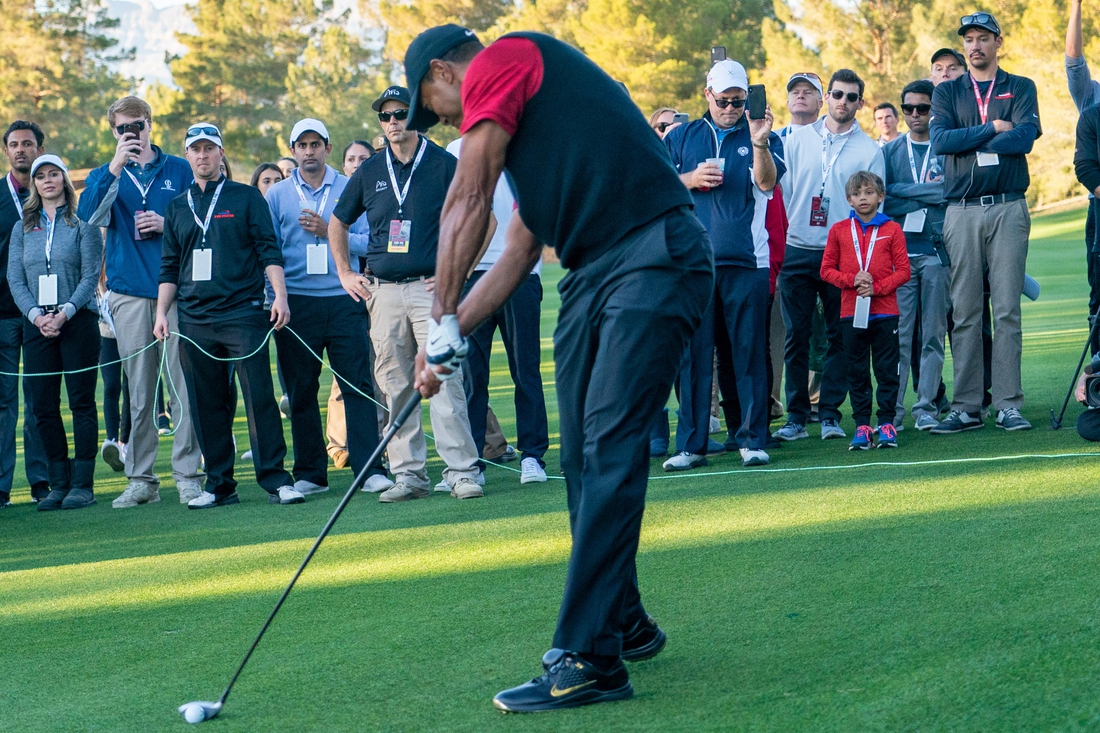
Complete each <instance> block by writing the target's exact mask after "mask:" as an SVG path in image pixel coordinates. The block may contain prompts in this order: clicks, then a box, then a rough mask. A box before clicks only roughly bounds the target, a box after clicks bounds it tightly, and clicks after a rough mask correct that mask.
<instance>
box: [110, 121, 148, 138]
mask: <svg viewBox="0 0 1100 733" xmlns="http://www.w3.org/2000/svg"><path fill="white" fill-rule="evenodd" d="M144 129H145V120H138V121H136V122H127V123H126V124H125V125H116V126H115V132H117V133H118V134H119V135H125V134H126V133H128V132H134V131H137V132H141V131H142V130H144Z"/></svg>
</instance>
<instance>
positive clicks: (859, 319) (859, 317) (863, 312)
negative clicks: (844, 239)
mask: <svg viewBox="0 0 1100 733" xmlns="http://www.w3.org/2000/svg"><path fill="white" fill-rule="evenodd" d="M848 223H849V224H851V226H852V246H853V247H855V249H856V262H858V263H859V271H860V272H867V271H868V268H870V267H871V257H872V256H874V254H875V242H876V241H877V240H878V227H872V228H871V243H870V244H868V245H867V265H866V266H864V264H863V254H862V253H861V252H860V251H859V235H858V234H856V222H855V219H849V220H848ZM870 316H871V296H869V295H857V296H856V312H855V315H854V316H853V317H852V328H867V321H868V319H869V318H870Z"/></svg>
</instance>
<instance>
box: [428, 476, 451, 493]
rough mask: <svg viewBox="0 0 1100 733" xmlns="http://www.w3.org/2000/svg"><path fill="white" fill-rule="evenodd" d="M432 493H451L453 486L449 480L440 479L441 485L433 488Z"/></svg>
mask: <svg viewBox="0 0 1100 733" xmlns="http://www.w3.org/2000/svg"><path fill="white" fill-rule="evenodd" d="M432 491H444V492H446V493H448V494H449V493H451V485H450V484H449V483H447V479H440V481H439V483H438V484H436V485H435V486H433V487H432Z"/></svg>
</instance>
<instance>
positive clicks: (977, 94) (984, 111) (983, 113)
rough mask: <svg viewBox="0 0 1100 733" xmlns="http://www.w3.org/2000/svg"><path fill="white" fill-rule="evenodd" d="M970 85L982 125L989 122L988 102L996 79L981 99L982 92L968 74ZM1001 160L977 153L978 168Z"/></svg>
mask: <svg viewBox="0 0 1100 733" xmlns="http://www.w3.org/2000/svg"><path fill="white" fill-rule="evenodd" d="M969 76H970V85H971V86H972V87H973V88H974V101H976V102H977V103H978V115H979V116H980V117H981V118H982V124H983V125H984V124H986V123H987V122H989V100H991V99H993V87H994V86H995V85H996V84H997V80H996V78H994V79H993V80H992V81H990V82H989V90H988V91H986V93H985V99H984V100H983V99H982V92H981V90H980V89H979V88H978V81H977V80H976V79H975V78H974V75H973V74H970V75H969ZM1000 164H1001V158H1000V156H998V155H997V154H996V153H978V167H980V168H985V167H987V166H991V165H1000Z"/></svg>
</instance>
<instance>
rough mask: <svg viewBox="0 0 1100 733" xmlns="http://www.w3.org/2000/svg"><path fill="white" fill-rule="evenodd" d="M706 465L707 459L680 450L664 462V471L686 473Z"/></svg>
mask: <svg viewBox="0 0 1100 733" xmlns="http://www.w3.org/2000/svg"><path fill="white" fill-rule="evenodd" d="M705 465H707V457H706V456H701V455H698V454H695V453H688V452H687V451H686V450H682V451H680V452H679V453H677V454H676V455H674V456H672V458H669V459H668V460H667V461H665V462H664V464H663V466H664V469H665V470H666V471H687V470H688V469H692V468H699V467H700V466H705Z"/></svg>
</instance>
